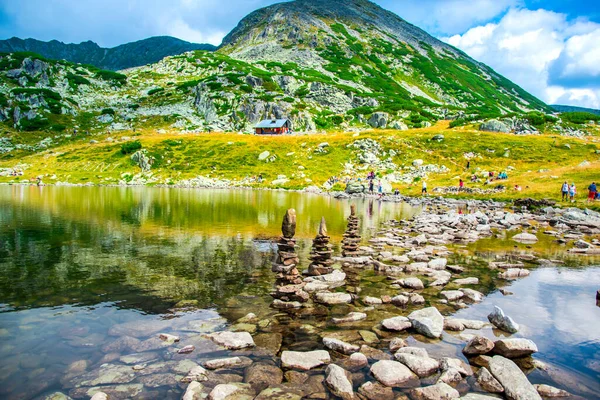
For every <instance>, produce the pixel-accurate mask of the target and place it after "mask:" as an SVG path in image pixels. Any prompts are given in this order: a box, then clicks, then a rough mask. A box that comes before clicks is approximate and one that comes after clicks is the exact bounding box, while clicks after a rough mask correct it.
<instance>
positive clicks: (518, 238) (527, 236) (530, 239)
mask: <svg viewBox="0 0 600 400" xmlns="http://www.w3.org/2000/svg"><path fill="white" fill-rule="evenodd" d="M512 240H514V241H515V242H519V243H535V242H537V241H538V238H537V236H535V235H532V234H531V233H526V232H523V233H519V234H518V235H515V236H513V237H512Z"/></svg>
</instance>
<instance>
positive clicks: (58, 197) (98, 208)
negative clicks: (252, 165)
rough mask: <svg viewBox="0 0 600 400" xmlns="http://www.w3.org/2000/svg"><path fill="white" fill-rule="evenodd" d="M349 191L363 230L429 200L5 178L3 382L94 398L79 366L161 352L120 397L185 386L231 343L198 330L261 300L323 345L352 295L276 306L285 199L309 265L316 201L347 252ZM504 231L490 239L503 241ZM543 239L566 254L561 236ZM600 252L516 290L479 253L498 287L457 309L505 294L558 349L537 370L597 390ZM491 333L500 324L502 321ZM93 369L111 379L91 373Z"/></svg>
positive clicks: (277, 321)
mask: <svg viewBox="0 0 600 400" xmlns="http://www.w3.org/2000/svg"><path fill="white" fill-rule="evenodd" d="M350 204H355V205H356V206H357V209H358V215H359V216H360V218H361V233H362V235H363V238H365V241H364V242H365V243H366V238H368V237H369V236H370V235H371V234H372V233H373V232H374V231H375V230H376V229H377V228H378V227H379V226H380V224H381V223H383V222H384V221H386V220H389V219H397V220H400V219H404V218H410V217H411V216H412V215H414V214H415V213H417V212H419V211H420V210H419V209H418V208H415V207H411V206H409V205H407V204H404V203H400V204H398V203H386V202H380V201H377V200H373V199H370V200H369V199H360V200H351V201H349V200H336V199H334V198H332V197H328V196H320V195H312V194H306V193H295V192H283V191H250V190H187V189H173V188H141V187H140V188H121V187H37V186H0V338H1V339H2V340H1V342H0V359H1V360H2V363H1V365H0V397H1V398H6V399H46V397H47V396H49V395H51V394H52V393H55V392H62V393H65V394H69V395H70V396H71V397H73V398H88V397H89V393H88V392H86V390H87V389H85V388H84V389H82V388H80V387H78V386H86V385H81V380H80V378H79V377H80V376H82V374H84V373H85V374H88V375H90V374H91V375H93V371H97V370H98V368H99V367H100V365H103V364H106V363H111V364H113V365H121V366H126V368H127V369H131V366H133V365H137V364H144V365H149V366H152V365H155V366H156V370H155V371H154V372H155V373H152V371H150V369H151V368H150V369H146V370H144V371H145V372H144V371H142V372H141V373H140V376H136V377H134V378H133V379H130V377H126V378H123V379H122V380H121V381H120V382H118V384H120V385H121V386H122V388H121V389H122V390H127V391H128V392H123V397H124V398H125V397H133V398H173V399H177V398H180V397H181V394H182V392H183V391H184V389H185V386H186V385H183V384H180V383H177V381H174V380H173V378H174V377H178V376H179V377H180V376H181V375H185V372H187V371H185V372H184V370H185V369H186V367H187V369H188V370H189V365H190V364H189V362H190V361H192V360H193V361H198V362H201V361H204V360H206V359H210V358H215V356H217V355H221V356H224V355H225V354H226V352H223V351H222V350H220V349H218V348H214V347H211V346H210V345H209V344H207V342H206V341H205V340H204V339H202V337H201V336H202V334H203V333H207V332H212V331H219V330H223V329H227V328H228V327H229V326H231V324H233V323H234V322H235V321H236V320H237V319H239V318H241V317H243V316H245V315H246V314H248V313H250V312H252V313H255V314H257V316H258V318H259V319H260V320H261V321H268V323H269V325H268V326H266V327H263V328H261V330H260V332H259V335H263V336H262V339H264V340H265V342H266V343H269V344H270V343H272V339H273V337H276V338H279V342H278V343H277V345H278V346H276V347H277V349H279V347H280V348H282V349H294V350H312V349H320V348H322V344H321V342H320V336H319V335H320V333H322V332H324V331H331V332H338V331H339V329H338V328H337V327H334V326H332V325H331V324H330V322H329V320H330V317H331V316H341V315H345V314H346V313H347V312H348V311H352V310H353V308H351V307H350V306H338V307H333V308H331V309H328V308H326V307H316V308H315V309H314V310H312V311H311V312H307V313H299V314H297V315H295V316H292V317H290V316H289V315H287V314H286V313H282V312H280V311H277V310H274V309H271V308H270V307H269V304H270V302H271V300H272V298H271V296H270V295H269V293H270V292H271V291H272V289H273V284H274V282H275V276H274V274H273V273H272V272H271V262H272V261H273V259H274V256H275V251H276V247H275V246H274V244H273V240H274V239H276V238H277V237H278V236H279V235H280V232H281V231H280V227H281V219H282V216H283V214H284V213H285V210H286V209H288V208H295V209H296V213H297V216H298V227H297V234H296V237H297V238H298V247H299V248H298V252H299V254H300V258H301V263H302V265H303V266H307V265H308V260H307V257H308V254H309V252H310V246H311V241H312V238H313V237H314V236H315V234H316V232H317V228H318V224H319V221H320V219H321V217H325V219H326V220H327V225H328V229H329V233H330V235H331V236H332V242H333V244H334V252H335V254H339V253H340V247H339V246H340V241H341V238H342V234H343V232H344V230H345V227H346V218H347V217H348V215H349V213H350ZM496 242H497V243H500V244H501V243H502V241H501V240H497V241H496ZM497 243H494V246H491V245H490V246H489V248H491V249H493V250H489V251H490V252H492V253H501V252H503V251H506V246H502V245H498V244H497ZM541 245H544V242H542V244H541ZM544 246H545V248H548V249H551V251H552V255H554V256H560V254H559V253H560V249H557V248H555V247H554V245H551V244H550V243H549V242H548V243H547V245H544ZM483 251H488V249H487V248H486V247H485V244H483V245H482V244H481V242H479V243H478V244H477V245H475V246H472V247H469V248H465V249H463V253H462V254H463V256H461V257H466V258H461V259H460V260H458V259H457V260H455V261H457V262H458V261H461V262H463V263H466V264H469V262H470V261H469V260H468V257H470V256H471V255H473V254H476V253H481V252H483ZM465 253H466V254H468V256H464V254H465ZM487 256H489V254H488V255H487ZM592 261H594V260H590V259H585V260H580V259H573V258H570V259H569V262H568V265H569V266H568V267H561V268H556V267H553V268H539V269H537V270H535V271H533V273H532V274H531V275H530V276H529V277H527V278H525V279H522V280H519V281H517V282H514V283H513V284H511V285H510V287H509V288H508V290H510V291H511V292H513V293H514V294H513V295H510V296H503V295H502V294H500V292H499V291H498V287H497V286H496V284H495V283H494V282H493V281H492V280H491V278H490V276H489V273H488V271H485V270H483V269H482V268H480V267H479V266H478V265H475V264H474V265H473V274H476V273H477V274H479V275H477V276H479V277H480V281H481V285H480V287H477V289H478V290H481V291H482V292H484V293H485V294H488V297H486V299H485V300H484V301H483V302H482V303H480V304H477V305H474V306H472V307H469V308H467V309H463V310H459V311H458V312H456V315H458V316H460V317H466V318H477V319H483V320H485V316H486V315H487V313H489V312H490V311H491V308H493V307H492V305H499V306H501V307H503V308H504V309H505V311H507V313H508V314H509V315H511V316H512V317H513V318H515V319H516V320H517V321H519V322H520V323H521V325H522V326H523V331H522V332H520V334H522V335H523V336H526V337H528V338H530V339H532V340H533V341H535V342H536V343H537V344H538V346H539V348H540V352H539V353H538V354H536V359H539V360H541V361H543V362H545V363H546V364H547V365H548V370H547V371H545V372H538V371H537V370H536V371H534V372H532V374H531V375H530V379H531V380H532V381H533V382H534V383H551V384H554V385H556V386H559V387H562V388H565V389H567V390H569V391H571V392H572V393H575V394H579V395H581V396H583V397H584V398H588V399H595V398H600V397H598V396H597V393H600V385H599V384H598V382H599V381H600V379H599V378H600V334H598V332H599V331H600V308H599V307H597V306H596V304H595V298H594V296H595V292H596V290H598V289H599V288H600V268H599V267H597V266H594V265H593V262H592ZM350 278H351V279H350V282H351V283H352V285H353V286H354V287H356V288H359V290H360V291H361V296H362V295H363V294H365V295H370V294H372V295H381V294H384V293H389V292H390V289H389V282H387V281H386V277H385V275H379V274H377V273H375V272H374V271H372V270H370V271H369V270H365V271H359V272H357V273H356V274H353V275H352V276H351V277H350ZM427 290H428V289H427ZM427 290H425V292H424V295H425V294H427ZM182 304H184V305H185V304H193V308H189V307H188V308H185V307H183V306H182ZM408 311H410V310H407V312H408ZM440 311H442V312H444V313H446V314H449V313H453V312H454V310H450V309H442V308H440ZM398 314H399V312H398V311H397V310H395V309H393V308H390V307H387V306H386V307H382V308H377V309H376V310H374V311H373V312H372V313H370V314H369V318H368V319H367V320H366V321H364V322H363V323H362V324H361V325H360V326H355V327H353V328H352V329H350V330H348V332H346V334H347V335H348V337H349V338H352V337H356V332H357V331H358V330H360V329H370V327H372V326H374V325H375V324H376V323H377V322H379V321H381V319H382V318H386V317H389V316H394V315H398ZM402 315H405V314H404V311H402ZM160 332H169V333H173V334H177V335H180V336H181V337H182V339H183V338H184V337H185V338H187V339H188V342H189V343H192V344H196V348H197V350H196V351H195V352H194V353H192V354H191V355H179V354H177V353H173V352H172V351H169V349H168V348H167V347H165V346H164V344H163V343H158V342H159V341H158V340H157V339H155V338H156V336H157V334H158V333H160ZM486 334H487V335H489V336H490V337H494V336H495V335H496V333H495V332H494V331H492V330H491V329H490V330H489V331H486ZM123 338H128V339H127V341H125V340H121V341H120V342H119V341H118V340H119V339H123ZM359 339H360V338H359ZM407 340H411V341H416V340H419V338H412V337H408V338H407ZM183 342H184V340H182V343H183ZM382 343H383V342H382ZM459 343H460V341H459V339H458V338H456V337H454V336H453V335H450V334H445V336H444V340H443V341H441V342H440V343H439V344H437V345H436V344H434V346H437V347H436V348H438V349H439V352H440V354H441V353H447V352H448V351H450V352H452V353H456V355H457V356H459V354H460V348H462V347H461V346H460V345H459ZM185 344H187V343H185ZM267 347H268V346H267ZM430 353H431V354H436V351H435V348H434V350H432V351H430ZM253 356H254V357H256V358H257V359H258V358H260V357H261V356H262V355H253ZM186 363H187V364H186ZM159 366H160V367H161V368H159ZM124 368H125V367H124ZM167 372H168V373H167ZM92 378H94V379H92ZM96 378H97V377H96ZM161 379H162V380H161ZM89 382H92V383H93V384H92V383H90V384H89V385H88V386H90V387H91V386H94V385H95V384H101V383H102V380H101V378H98V379H95V377H94V376H91V377H90V380H89ZM111 385H112V386H118V385H117V384H116V383H115V384H113V383H111ZM57 398H58V397H57Z"/></svg>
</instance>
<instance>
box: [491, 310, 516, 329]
mask: <svg viewBox="0 0 600 400" xmlns="http://www.w3.org/2000/svg"><path fill="white" fill-rule="evenodd" d="M488 320H489V321H490V322H491V323H492V325H494V326H495V327H496V328H498V329H500V330H503V331H505V332H508V333H517V332H518V331H519V325H518V324H517V323H516V322H515V321H514V320H513V319H512V318H511V317H509V316H508V315H505V314H504V311H502V309H501V308H500V307H498V306H494V311H493V312H492V313H491V314H490V315H488Z"/></svg>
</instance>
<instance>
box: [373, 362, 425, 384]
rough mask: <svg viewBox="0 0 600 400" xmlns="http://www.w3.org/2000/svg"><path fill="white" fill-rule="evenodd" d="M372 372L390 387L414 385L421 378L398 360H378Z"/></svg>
mask: <svg viewBox="0 0 600 400" xmlns="http://www.w3.org/2000/svg"><path fill="white" fill-rule="evenodd" d="M371 373H372V374H373V376H374V377H375V379H377V380H378V381H379V382H380V383H381V384H383V385H385V386H388V387H400V388H402V387H412V386H414V385H415V384H418V382H419V378H418V377H417V376H416V375H415V374H414V373H413V372H412V371H411V370H410V369H409V368H408V367H407V366H406V365H404V364H402V363H399V362H397V361H388V360H383V361H377V362H376V363H375V364H373V366H371Z"/></svg>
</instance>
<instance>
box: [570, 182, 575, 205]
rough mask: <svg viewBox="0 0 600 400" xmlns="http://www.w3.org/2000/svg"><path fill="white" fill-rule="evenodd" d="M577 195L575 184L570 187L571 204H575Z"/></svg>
mask: <svg viewBox="0 0 600 400" xmlns="http://www.w3.org/2000/svg"><path fill="white" fill-rule="evenodd" d="M576 194H577V188H576V187H575V182H573V184H572V185H571V186H569V198H570V200H571V203H575V195H576Z"/></svg>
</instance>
